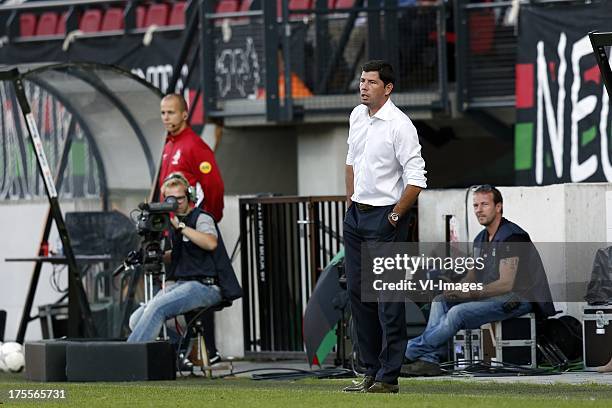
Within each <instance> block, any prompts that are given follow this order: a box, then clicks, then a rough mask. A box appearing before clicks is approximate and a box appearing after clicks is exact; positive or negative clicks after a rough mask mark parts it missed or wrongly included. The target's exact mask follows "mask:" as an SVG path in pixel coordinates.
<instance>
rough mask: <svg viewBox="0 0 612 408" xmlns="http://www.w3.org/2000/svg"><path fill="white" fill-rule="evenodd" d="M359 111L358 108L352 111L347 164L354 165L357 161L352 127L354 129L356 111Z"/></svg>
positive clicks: (347, 141)
mask: <svg viewBox="0 0 612 408" xmlns="http://www.w3.org/2000/svg"><path fill="white" fill-rule="evenodd" d="M356 111H357V108H354V109H353V110H352V112H351V116H350V118H349V136H348V139H347V140H346V143H347V144H348V152H347V153H346V165H347V166H352V165H353V163H355V143H352V142H353V140H352V139H351V133H352V132H351V129H353V123H354V122H355V112H356Z"/></svg>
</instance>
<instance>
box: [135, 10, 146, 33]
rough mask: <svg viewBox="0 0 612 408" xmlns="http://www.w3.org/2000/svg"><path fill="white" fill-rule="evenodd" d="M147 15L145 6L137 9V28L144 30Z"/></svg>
mask: <svg viewBox="0 0 612 408" xmlns="http://www.w3.org/2000/svg"><path fill="white" fill-rule="evenodd" d="M146 14H147V9H146V8H145V7H144V6H138V7H136V28H144V26H145V16H146Z"/></svg>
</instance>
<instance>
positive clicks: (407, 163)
mask: <svg viewBox="0 0 612 408" xmlns="http://www.w3.org/2000/svg"><path fill="white" fill-rule="evenodd" d="M394 133H395V140H394V144H395V156H396V158H397V160H398V161H399V163H400V165H401V166H402V169H403V172H402V180H403V182H404V186H407V185H412V186H417V187H421V188H427V177H425V173H427V172H426V171H425V160H423V157H421V144H420V143H419V136H418V134H417V131H416V128H415V127H414V125H413V124H412V122H410V121H409V120H407V121H401V122H400V123H399V126H398V128H397V129H396V130H395V132H394Z"/></svg>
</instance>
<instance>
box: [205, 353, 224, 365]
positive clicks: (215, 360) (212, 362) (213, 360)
mask: <svg viewBox="0 0 612 408" xmlns="http://www.w3.org/2000/svg"><path fill="white" fill-rule="evenodd" d="M220 362H221V356H220V355H219V353H215V355H214V356H211V357H210V358H209V359H208V364H209V365H211V366H212V365H215V364H217V363H220Z"/></svg>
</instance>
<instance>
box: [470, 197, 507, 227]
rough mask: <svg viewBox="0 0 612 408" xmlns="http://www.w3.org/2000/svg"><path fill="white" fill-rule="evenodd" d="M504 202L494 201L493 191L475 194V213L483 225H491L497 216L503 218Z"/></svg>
mask: <svg viewBox="0 0 612 408" xmlns="http://www.w3.org/2000/svg"><path fill="white" fill-rule="evenodd" d="M501 209H502V204H501V203H497V204H495V203H494V202H493V193H475V194H474V214H475V215H476V218H477V219H478V222H479V223H480V225H482V226H485V227H486V226H488V225H490V224H491V223H492V222H493V221H494V220H495V219H496V218H497V217H500V218H501Z"/></svg>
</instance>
